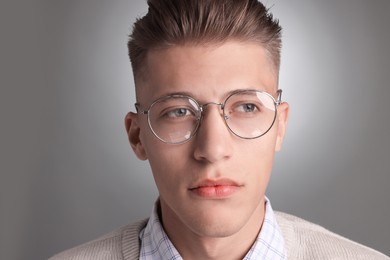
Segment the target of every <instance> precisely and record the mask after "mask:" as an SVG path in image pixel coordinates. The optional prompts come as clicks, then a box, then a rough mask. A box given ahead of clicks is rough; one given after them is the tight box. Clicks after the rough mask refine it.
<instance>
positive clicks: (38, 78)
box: [0, 0, 390, 259]
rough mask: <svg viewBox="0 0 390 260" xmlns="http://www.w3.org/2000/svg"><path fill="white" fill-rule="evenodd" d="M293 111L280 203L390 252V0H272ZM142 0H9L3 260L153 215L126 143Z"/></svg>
mask: <svg viewBox="0 0 390 260" xmlns="http://www.w3.org/2000/svg"><path fill="white" fill-rule="evenodd" d="M266 5H267V6H269V7H271V6H272V12H273V13H274V15H275V16H276V17H278V18H279V19H280V22H281V24H282V25H283V27H284V49H283V57H282V68H281V82H280V86H281V88H283V90H284V99H285V100H286V101H288V102H289V103H290V106H291V113H290V122H289V126H288V133H287V136H286V140H285V144H284V147H283V151H282V152H280V153H279V154H278V155H277V157H276V162H275V167H274V173H273V177H272V180H271V185H270V187H269V190H268V196H269V197H270V198H271V200H272V203H273V207H274V208H275V209H278V210H282V211H287V212H289V213H292V214H296V215H298V216H301V217H303V218H306V219H308V220H311V221H314V222H316V223H319V224H321V225H323V226H325V227H326V228H328V229H331V230H333V231H336V232H337V233H340V234H342V235H344V236H347V237H349V238H351V239H353V240H356V241H358V242H360V243H363V244H366V245H368V246H371V247H373V248H375V249H378V250H380V251H382V252H384V253H386V254H389V255H390V247H389V244H390V243H389V242H390V224H389V219H390V205H389V202H388V200H389V198H390V189H389V183H390V175H389V169H390V165H389V164H390V156H389V155H390V152H389V147H390V138H389V132H390V123H389V114H388V112H389V108H388V100H389V98H390V88H389V83H388V80H389V75H390V69H389V61H390V52H389V50H388V48H389V46H390V30H389V28H388V27H389V20H388V16H387V15H388V13H389V11H390V2H389V1H388V0H374V1H362V0H331V1H330V0H328V1H320V0H315V1H314V0H296V1H290V0H280V1H278V0H273V1H271V0H269V1H266ZM145 12H146V4H145V3H144V1H141V0H137V1H134V0H131V1H130V0H128V1H97V0H95V1H93V0H83V1H76V0H73V1H69V0H67V1H52V0H47V1H44V0H42V1H38V0H35V1H21V0H14V1H2V2H1V4H0V29H1V30H0V31H1V41H0V44H1V48H0V58H1V59H0V60H1V61H0V66H1V67H0V73H1V77H0V84H1V93H0V94H1V95H0V101H1V102H0V120H1V121H0V122H1V128H0V129H1V135H0V141H1V143H0V152H1V154H0V155H1V156H0V158H1V163H0V173H1V177H0V178H1V179H0V258H1V259H45V258H47V257H49V256H50V255H52V254H54V253H56V252H58V251H61V250H63V249H66V248H69V247H72V246H75V245H77V244H79V243H82V242H85V241H88V240H91V239H93V238H95V237H97V236H99V235H101V234H104V233H106V232H109V231H111V230H113V229H115V228H117V227H119V226H122V225H125V224H127V223H129V222H132V221H134V220H136V219H140V218H143V217H145V216H148V215H149V213H150V210H151V207H152V204H153V202H154V200H155V198H156V196H157V192H156V189H155V187H154V183H153V179H152V177H151V174H150V170H149V166H148V164H147V163H145V162H140V161H138V160H137V159H136V158H135V156H134V155H133V154H132V151H131V148H130V147H129V145H128V143H127V138H126V134H125V131H124V126H123V118H124V116H125V114H126V113H127V111H129V110H132V109H133V106H132V104H133V103H134V101H135V100H134V92H133V81H132V75H131V68H130V64H129V62H128V58H127V50H126V40H127V35H128V34H129V32H130V30H131V25H132V23H133V22H134V21H135V18H136V17H137V16H139V15H143V14H144V13H145Z"/></svg>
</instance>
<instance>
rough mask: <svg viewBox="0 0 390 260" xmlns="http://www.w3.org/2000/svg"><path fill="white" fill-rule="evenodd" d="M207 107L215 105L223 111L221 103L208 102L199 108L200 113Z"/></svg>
mask: <svg viewBox="0 0 390 260" xmlns="http://www.w3.org/2000/svg"><path fill="white" fill-rule="evenodd" d="M209 105H216V106H221V109H222V110H223V107H224V104H223V103H216V102H208V103H206V104H203V105H201V106H199V107H200V111H201V112H203V111H204V109H205V108H207V107H208V106H209Z"/></svg>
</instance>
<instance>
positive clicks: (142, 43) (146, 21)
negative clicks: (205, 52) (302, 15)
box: [128, 0, 281, 80]
mask: <svg viewBox="0 0 390 260" xmlns="http://www.w3.org/2000/svg"><path fill="white" fill-rule="evenodd" d="M147 3H148V5H149V10H148V13H147V14H146V15H145V16H144V17H142V18H139V19H137V21H136V22H135V24H134V26H133V32H132V34H131V35H130V39H129V41H128V49H129V56H130V61H131V64H132V67H133V74H134V79H135V80H137V77H138V76H140V74H142V71H143V70H144V69H146V68H145V67H146V66H147V64H145V61H146V55H147V53H148V51H149V50H151V49H156V48H167V47H170V46H184V45H192V46H196V45H204V44H219V43H224V42H226V41H228V40H236V41H242V42H255V43H258V44H260V45H261V46H262V47H264V48H265V50H266V51H267V54H268V56H269V58H270V60H271V62H272V63H273V65H274V66H275V68H276V72H278V71H279V66H280V49H281V27H280V26H279V22H278V21H277V20H275V19H273V16H272V14H271V13H269V12H268V9H267V8H266V7H265V6H264V5H263V4H262V3H260V2H259V1H258V0H148V1H147Z"/></svg>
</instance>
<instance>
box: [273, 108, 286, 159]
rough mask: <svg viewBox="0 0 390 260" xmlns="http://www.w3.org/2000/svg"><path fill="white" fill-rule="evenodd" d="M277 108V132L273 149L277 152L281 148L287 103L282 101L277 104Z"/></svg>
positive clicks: (284, 131) (284, 130)
mask: <svg viewBox="0 0 390 260" xmlns="http://www.w3.org/2000/svg"><path fill="white" fill-rule="evenodd" d="M277 109H278V115H277V118H276V120H277V121H278V133H277V137H276V146H275V151H277V152H278V151H280V150H281V149H282V143H283V139H284V135H285V134H286V127H287V121H288V111H289V105H288V103H286V102H283V103H282V104H280V105H279V106H278V108H277Z"/></svg>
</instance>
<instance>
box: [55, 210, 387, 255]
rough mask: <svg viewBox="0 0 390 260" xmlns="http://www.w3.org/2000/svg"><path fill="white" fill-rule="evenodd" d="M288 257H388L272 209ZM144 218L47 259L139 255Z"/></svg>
mask: <svg viewBox="0 0 390 260" xmlns="http://www.w3.org/2000/svg"><path fill="white" fill-rule="evenodd" d="M275 216H276V219H277V222H278V224H279V227H280V229H281V231H282V233H283V236H284V239H285V244H286V250H287V256H288V259H291V260H294V259H299V260H301V259H302V260H303V259H310V260H311V259H321V260H322V259H332V260H336V259H339V260H345V259H351V260H352V259H353V260H357V259H361V260H370V259H375V260H380V259H390V258H389V257H388V256H385V255H383V254H381V253H379V252H377V251H375V250H373V249H371V248H368V247H365V246H363V245H360V244H358V243H356V242H353V241H351V240H349V239H346V238H344V237H342V236H339V235H337V234H335V233H332V232H330V231H328V230H326V229H325V228H323V227H321V226H319V225H316V224H313V223H310V222H308V221H305V220H303V219H300V218H298V217H295V216H292V215H289V214H286V213H281V212H275ZM146 223H147V220H143V221H139V222H136V223H134V224H130V225H128V226H125V227H122V228H120V229H118V230H116V231H113V232H111V233H109V234H107V235H105V236H103V237H100V238H98V239H96V240H93V241H91V242H88V243H86V244H83V245H80V246H78V247H75V248H72V249H69V250H67V251H64V252H62V253H60V254H58V255H55V256H53V257H52V258H50V259H49V260H135V259H138V258H139V251H140V240H139V232H140V231H141V230H142V229H143V228H144V227H145V225H146Z"/></svg>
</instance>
